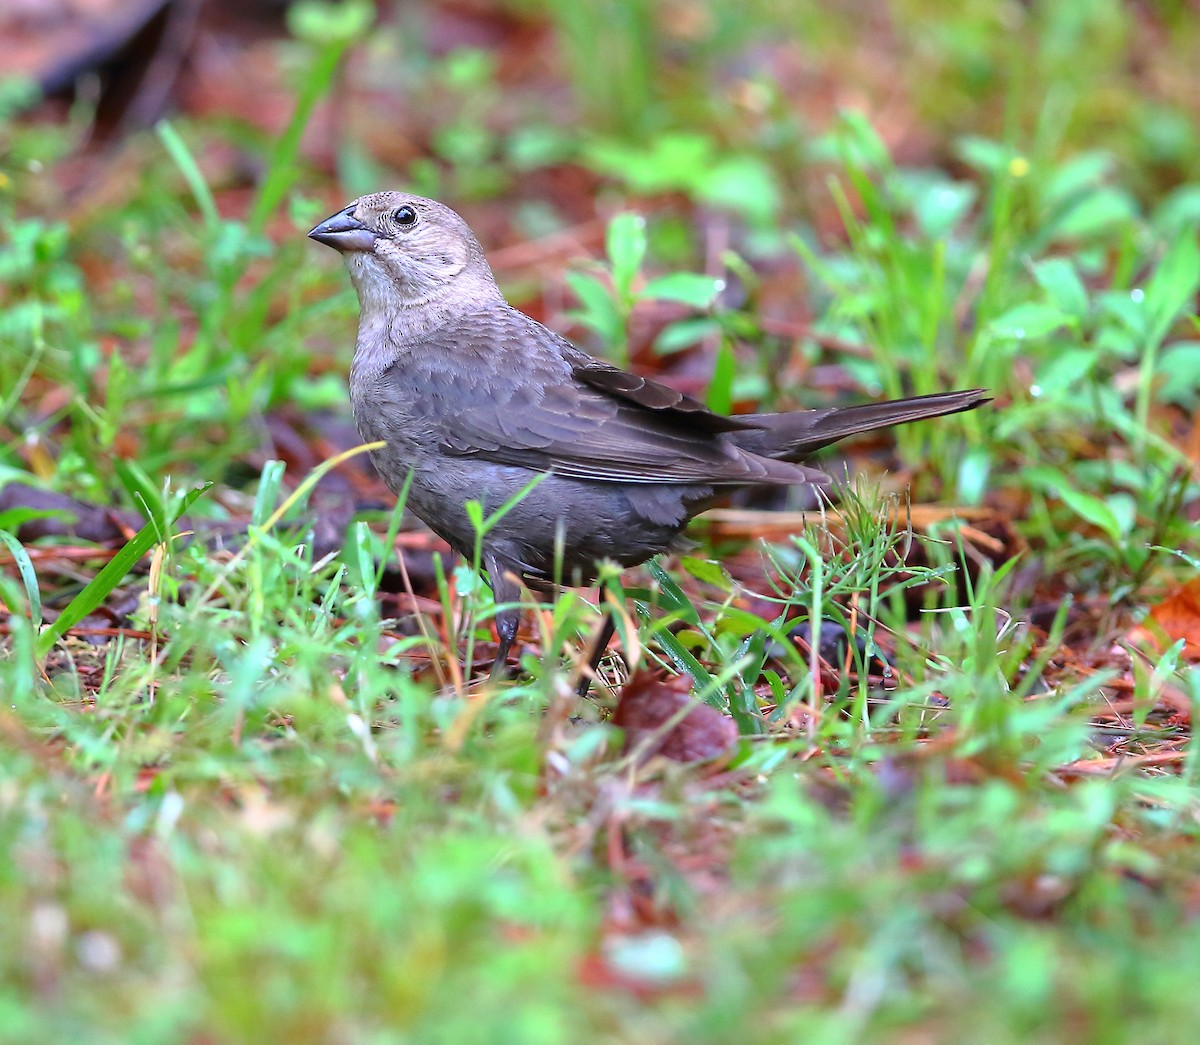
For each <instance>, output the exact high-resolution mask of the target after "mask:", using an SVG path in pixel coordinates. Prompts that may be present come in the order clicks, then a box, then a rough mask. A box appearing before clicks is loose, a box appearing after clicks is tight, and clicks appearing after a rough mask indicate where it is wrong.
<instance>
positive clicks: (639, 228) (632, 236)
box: [605, 212, 646, 301]
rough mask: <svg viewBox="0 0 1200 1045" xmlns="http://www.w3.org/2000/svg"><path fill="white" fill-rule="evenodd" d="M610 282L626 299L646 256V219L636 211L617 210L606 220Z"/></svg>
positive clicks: (628, 297)
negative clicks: (615, 214) (614, 214)
mask: <svg viewBox="0 0 1200 1045" xmlns="http://www.w3.org/2000/svg"><path fill="white" fill-rule="evenodd" d="M605 249H606V251H607V253H608V260H609V263H610V264H611V265H612V272H613V285H614V286H615V287H616V289H617V294H618V295H619V296H620V297H621V299H622V300H626V301H627V300H629V299H630V297H631V296H632V292H633V281H634V280H635V279H636V278H637V274H638V272H640V271H641V268H642V262H643V261H644V260H645V258H646V219H645V218H643V217H642V216H641V215H640V214H633V213H629V212H626V213H624V214H618V215H617V216H616V217H615V218H613V219H612V221H610V222H609V223H608V238H607V243H606V248H605Z"/></svg>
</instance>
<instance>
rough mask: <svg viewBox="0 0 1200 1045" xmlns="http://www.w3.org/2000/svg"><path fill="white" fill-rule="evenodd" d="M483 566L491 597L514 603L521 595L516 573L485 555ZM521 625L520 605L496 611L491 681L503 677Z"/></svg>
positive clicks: (499, 601)
mask: <svg viewBox="0 0 1200 1045" xmlns="http://www.w3.org/2000/svg"><path fill="white" fill-rule="evenodd" d="M483 564H484V568H485V569H486V570H487V575H488V583H489V584H490V585H491V587H492V598H493V599H494V600H495V601H496V603H497V604H499V603H515V602H516V601H517V599H518V598H520V595H521V587H520V585H519V584H518V583H517V576H516V573H515V572H514V571H513V570H511V569H510V568H509V567H508V566H506V565H505V564H504V563H502V562H500V561H499V560H497V559H495V558H493V557H492V556H490V555H485V556H484V560H483ZM520 626H521V607H520V606H505V608H504V609H502V610H499V611H497V613H496V638H497V642H496V659H495V660H494V661H493V662H492V681H493V682H495V681H496V680H498V679H502V678H503V677H504V672H505V669H506V668H507V667H508V652H509V650H511V649H512V645H513V642H514V641H515V640H516V638H517V629H518V628H519V627H520Z"/></svg>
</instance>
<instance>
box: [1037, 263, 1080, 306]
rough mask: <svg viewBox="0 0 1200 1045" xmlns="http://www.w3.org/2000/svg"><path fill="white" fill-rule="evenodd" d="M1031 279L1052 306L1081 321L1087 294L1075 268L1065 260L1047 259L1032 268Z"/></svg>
mask: <svg viewBox="0 0 1200 1045" xmlns="http://www.w3.org/2000/svg"><path fill="white" fill-rule="evenodd" d="M1033 278H1034V279H1036V280H1037V283H1038V286H1039V287H1041V288H1042V289H1043V290H1044V291H1045V292H1046V296H1047V297H1048V298H1049V299H1050V303H1051V304H1052V305H1056V306H1057V307H1058V308H1060V309H1061V310H1062V311H1063V312H1065V313H1067V314H1068V315H1071V316H1075V317H1077V318H1079V319H1082V318H1083V317H1084V316H1085V315H1087V310H1088V294H1087V288H1086V287H1085V286H1084V285H1083V280H1082V279H1080V278H1079V273H1078V272H1077V271H1076V270H1075V266H1074V265H1073V264H1072V263H1071V262H1070V261H1068V260H1067V259H1066V258H1049V259H1047V260H1046V261H1039V262H1038V263H1037V264H1035V265H1034V266H1033Z"/></svg>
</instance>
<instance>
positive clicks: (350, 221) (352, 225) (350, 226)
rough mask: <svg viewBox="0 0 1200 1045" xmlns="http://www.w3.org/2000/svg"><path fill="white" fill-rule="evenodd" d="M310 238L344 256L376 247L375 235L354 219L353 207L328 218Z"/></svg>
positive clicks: (312, 232)
mask: <svg viewBox="0 0 1200 1045" xmlns="http://www.w3.org/2000/svg"><path fill="white" fill-rule="evenodd" d="M308 238H309V239H315V240H316V241H317V242H318V243H324V244H325V246H327V247H332V248H333V249H334V250H337V251H341V253H343V254H345V253H346V252H347V251H351V250H370V249H371V248H372V247H374V246H375V233H373V232H372V231H371V230H370V229H369V228H367V227H366V225H364V224H363V223H362V222H361V221H359V220H358V219H356V218H355V217H354V208H353V206H350V207H347V208H346V209H345V210H339V211H338V212H337V213H336V214H334V215H333V216H332V217H329V218H326V219H325V220H324V221H323V222H321V224H320V225H318V226H317V227H316V228H314V229H313V230H312V231H311V232H309V234H308Z"/></svg>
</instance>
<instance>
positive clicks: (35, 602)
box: [0, 530, 42, 628]
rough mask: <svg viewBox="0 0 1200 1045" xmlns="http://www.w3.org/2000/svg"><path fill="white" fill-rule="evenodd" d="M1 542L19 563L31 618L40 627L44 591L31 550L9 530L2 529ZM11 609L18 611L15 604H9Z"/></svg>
mask: <svg viewBox="0 0 1200 1045" xmlns="http://www.w3.org/2000/svg"><path fill="white" fill-rule="evenodd" d="M0 544H3V545H4V546H5V547H7V548H8V550H9V553H10V554H11V555H12V557H13V561H14V562H15V563H16V565H17V572H18V573H19V574H20V575H21V583H22V584H23V585H25V597H26V598H27V599H28V600H29V618H30V620H31V621H33V626H34V628H40V627H41V626H42V593H41V591H40V590H39V589H38V580H37V570H35V569H34V568H33V560H32V559H30V558H29V552H27V551H26V550H25V547H24V545H22V544H21V542H20V541H18V540H17V538H16V535H15V534H11V533H9V532H8V531H7V530H0ZM0 590H2V589H0ZM9 610H10V611H12V612H13V613H16V612H18V611H17V608H16V607H15V606H9Z"/></svg>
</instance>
